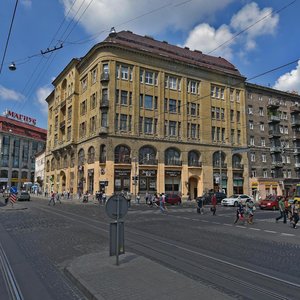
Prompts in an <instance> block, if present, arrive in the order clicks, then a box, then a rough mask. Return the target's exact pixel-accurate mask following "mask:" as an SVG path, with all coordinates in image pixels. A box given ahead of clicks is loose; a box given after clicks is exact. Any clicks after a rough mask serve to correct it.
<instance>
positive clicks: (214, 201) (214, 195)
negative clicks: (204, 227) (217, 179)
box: [211, 194, 217, 216]
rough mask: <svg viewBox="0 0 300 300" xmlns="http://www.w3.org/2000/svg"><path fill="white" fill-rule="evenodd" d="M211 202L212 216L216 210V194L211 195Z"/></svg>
mask: <svg viewBox="0 0 300 300" xmlns="http://www.w3.org/2000/svg"><path fill="white" fill-rule="evenodd" d="M211 204H212V208H211V211H212V213H213V216H215V215H216V211H217V197H216V194H213V196H212V197H211Z"/></svg>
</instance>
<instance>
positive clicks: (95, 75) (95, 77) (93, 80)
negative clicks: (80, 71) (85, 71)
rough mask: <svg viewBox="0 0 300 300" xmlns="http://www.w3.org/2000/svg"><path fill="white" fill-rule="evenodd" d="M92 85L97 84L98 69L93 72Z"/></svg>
mask: <svg viewBox="0 0 300 300" xmlns="http://www.w3.org/2000/svg"><path fill="white" fill-rule="evenodd" d="M91 73H92V84H94V83H96V82H97V68H95V69H93V70H92V72H91Z"/></svg>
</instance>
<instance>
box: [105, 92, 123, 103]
mask: <svg viewBox="0 0 300 300" xmlns="http://www.w3.org/2000/svg"><path fill="white" fill-rule="evenodd" d="M102 94H103V90H102ZM119 97H120V91H119V90H116V99H115V102H116V104H118V103H119Z"/></svg>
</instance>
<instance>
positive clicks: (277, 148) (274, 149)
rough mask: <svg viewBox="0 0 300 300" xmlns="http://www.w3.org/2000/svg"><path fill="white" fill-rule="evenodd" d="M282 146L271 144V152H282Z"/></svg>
mask: <svg viewBox="0 0 300 300" xmlns="http://www.w3.org/2000/svg"><path fill="white" fill-rule="evenodd" d="M281 151H282V148H281V146H271V147H270V152H272V153H275V152H281Z"/></svg>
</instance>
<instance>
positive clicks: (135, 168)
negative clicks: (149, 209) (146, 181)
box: [134, 157, 137, 203]
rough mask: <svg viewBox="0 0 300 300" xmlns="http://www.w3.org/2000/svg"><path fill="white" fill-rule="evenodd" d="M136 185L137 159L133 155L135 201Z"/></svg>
mask: <svg viewBox="0 0 300 300" xmlns="http://www.w3.org/2000/svg"><path fill="white" fill-rule="evenodd" d="M136 185H137V159H136V157H134V201H135V203H136Z"/></svg>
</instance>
